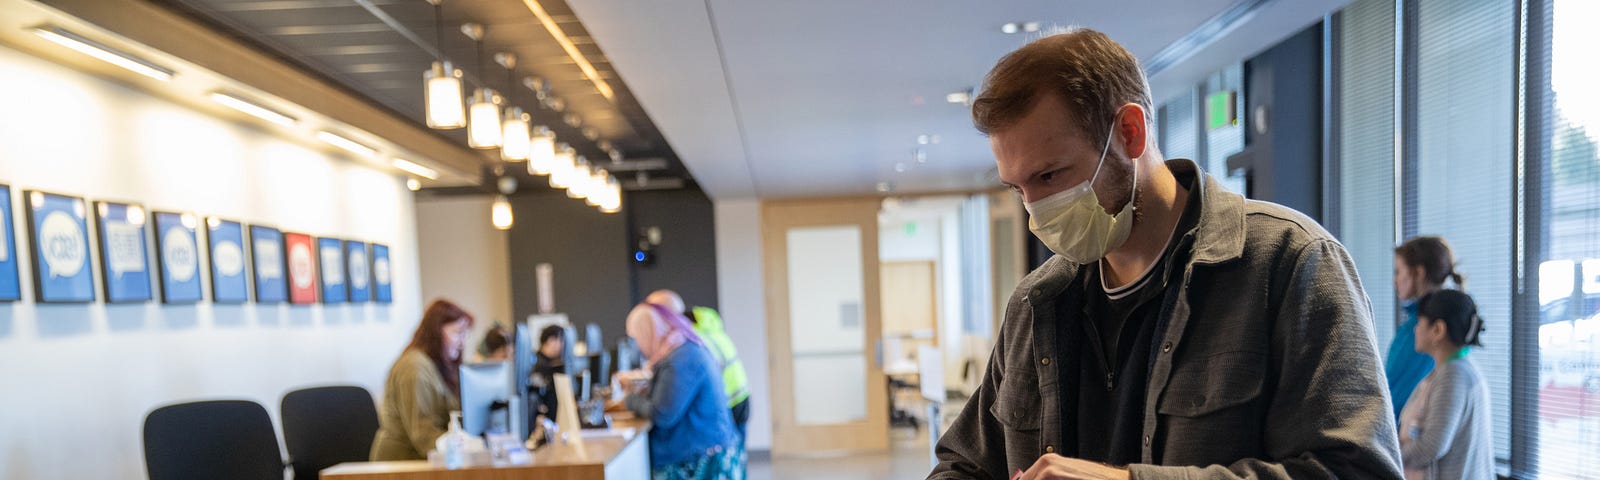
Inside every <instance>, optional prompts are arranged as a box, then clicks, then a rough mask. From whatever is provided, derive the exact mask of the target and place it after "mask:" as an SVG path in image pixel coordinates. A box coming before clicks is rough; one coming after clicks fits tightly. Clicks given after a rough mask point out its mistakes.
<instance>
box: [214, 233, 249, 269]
mask: <svg viewBox="0 0 1600 480" xmlns="http://www.w3.org/2000/svg"><path fill="white" fill-rule="evenodd" d="M211 256H212V257H214V258H213V261H215V262H217V271H218V272H221V273H222V275H223V276H228V277H232V276H235V275H238V274H241V273H244V249H241V248H239V244H238V243H235V242H232V241H222V242H218V243H217V248H216V250H214V251H212V252H211Z"/></svg>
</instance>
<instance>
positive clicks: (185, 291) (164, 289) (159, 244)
mask: <svg viewBox="0 0 1600 480" xmlns="http://www.w3.org/2000/svg"><path fill="white" fill-rule="evenodd" d="M155 219H156V260H158V261H157V263H158V264H160V265H161V301H163V302H166V303H195V302H199V301H200V300H201V299H202V298H205V287H204V286H203V285H202V284H201V283H200V242H199V240H198V236H197V235H196V233H195V230H197V229H198V228H199V227H200V220H199V219H198V218H197V217H195V216H194V215H192V214H188V213H172V212H156V213H155Z"/></svg>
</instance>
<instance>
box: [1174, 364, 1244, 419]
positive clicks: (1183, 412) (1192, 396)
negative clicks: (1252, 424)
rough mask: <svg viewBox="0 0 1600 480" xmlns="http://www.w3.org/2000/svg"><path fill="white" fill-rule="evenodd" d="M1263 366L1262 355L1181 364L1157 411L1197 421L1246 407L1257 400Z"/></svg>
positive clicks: (1175, 371) (1176, 368) (1175, 369)
mask: <svg viewBox="0 0 1600 480" xmlns="http://www.w3.org/2000/svg"><path fill="white" fill-rule="evenodd" d="M1266 362H1267V355H1266V354H1264V353H1259V352H1248V351H1240V352H1224V353H1219V354H1215V355H1211V356H1210V357H1206V358H1203V359H1197V360H1192V361H1189V362H1184V363H1181V364H1179V365H1178V366H1177V367H1175V368H1173V370H1172V376H1171V377H1170V378H1169V379H1168V381H1167V388H1166V390H1165V392H1164V393H1162V395H1161V401H1160V404H1159V410H1158V411H1159V412H1160V413H1161V414H1162V415H1171V416H1177V417H1185V418H1201V417H1207V416H1211V415H1213V414H1218V413H1223V412H1224V411H1226V410H1230V409H1235V407H1240V406H1244V405H1246V404H1249V403H1251V402H1252V401H1253V400H1255V399H1256V398H1258V397H1260V396H1261V389H1262V385H1263V384H1264V383H1265V381H1266V378H1265V377H1266V372H1267V365H1266ZM1242 410H1249V409H1242Z"/></svg>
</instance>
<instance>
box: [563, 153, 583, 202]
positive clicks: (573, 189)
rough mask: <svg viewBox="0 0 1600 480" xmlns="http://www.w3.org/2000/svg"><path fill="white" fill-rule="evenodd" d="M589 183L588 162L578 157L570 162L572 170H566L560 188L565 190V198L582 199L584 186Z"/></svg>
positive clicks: (581, 156) (580, 156)
mask: <svg viewBox="0 0 1600 480" xmlns="http://www.w3.org/2000/svg"><path fill="white" fill-rule="evenodd" d="M588 182H589V160H588V159H586V158H584V157H583V155H579V156H578V158H577V159H576V160H574V161H573V162H572V168H569V169H567V172H566V175H562V177H561V186H560V187H557V188H564V189H566V190H567V198H583V187H584V184H586V183H588Z"/></svg>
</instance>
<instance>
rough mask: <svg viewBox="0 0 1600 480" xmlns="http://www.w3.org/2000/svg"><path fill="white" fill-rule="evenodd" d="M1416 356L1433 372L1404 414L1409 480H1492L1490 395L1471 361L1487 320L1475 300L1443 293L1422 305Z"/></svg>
mask: <svg viewBox="0 0 1600 480" xmlns="http://www.w3.org/2000/svg"><path fill="white" fill-rule="evenodd" d="M1417 318H1418V320H1417V326H1416V331H1415V332H1414V333H1415V336H1416V345H1415V348H1416V351H1417V352H1419V353H1422V354H1425V355H1428V356H1429V357H1431V358H1432V359H1433V362H1434V368H1433V372H1432V373H1429V374H1428V376H1427V378H1424V379H1423V380H1422V383H1421V384H1418V385H1417V390H1416V392H1415V394H1413V395H1412V396H1411V399H1410V400H1409V401H1408V402H1406V406H1405V408H1404V409H1402V410H1401V411H1400V458H1401V460H1402V462H1403V463H1404V464H1405V469H1406V478H1407V479H1434V478H1453V479H1455V478H1458V479H1466V480H1475V479H1493V478H1495V474H1494V436H1493V431H1492V430H1491V428H1492V425H1493V422H1492V421H1491V419H1490V418H1489V415H1490V414H1489V411H1490V410H1489V389H1488V387H1487V384H1486V383H1485V382H1484V380H1483V375H1482V374H1480V373H1478V368H1477V367H1476V366H1475V365H1473V363H1472V361H1471V360H1469V359H1468V358H1467V352H1468V350H1469V348H1470V347H1475V346H1481V345H1482V343H1481V342H1480V341H1479V339H1478V336H1479V334H1481V333H1482V332H1483V319H1482V318H1481V317H1479V316H1478V306H1477V304H1476V303H1474V302H1473V301H1472V297H1471V296H1468V295H1467V294H1465V293H1462V292H1461V291H1460V290H1439V291H1437V292H1433V293H1430V294H1428V295H1427V296H1424V297H1422V299H1421V300H1419V301H1417Z"/></svg>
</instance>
